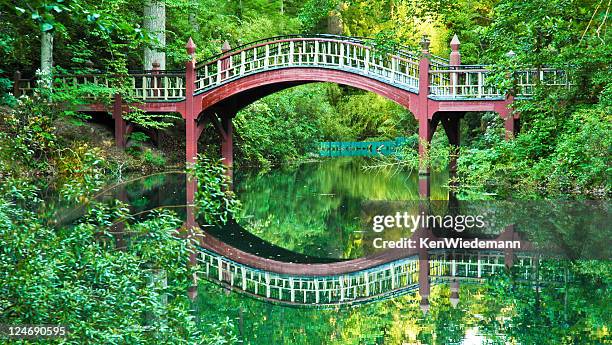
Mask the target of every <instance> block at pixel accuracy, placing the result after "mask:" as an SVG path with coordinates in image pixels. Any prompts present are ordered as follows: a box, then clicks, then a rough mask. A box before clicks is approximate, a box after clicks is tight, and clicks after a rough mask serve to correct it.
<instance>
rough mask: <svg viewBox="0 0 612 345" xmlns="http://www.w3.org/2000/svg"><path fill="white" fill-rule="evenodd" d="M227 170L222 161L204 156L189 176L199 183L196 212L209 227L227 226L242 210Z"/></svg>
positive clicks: (190, 170) (198, 160)
mask: <svg viewBox="0 0 612 345" xmlns="http://www.w3.org/2000/svg"><path fill="white" fill-rule="evenodd" d="M225 169H226V167H225V166H224V165H223V164H222V163H221V161H220V160H217V161H215V160H212V159H210V158H208V157H205V156H202V155H200V156H198V159H197V162H196V164H195V165H194V166H193V167H192V168H191V169H189V174H190V175H191V176H192V177H193V178H195V179H196V180H197V181H198V189H197V191H196V194H195V206H196V212H197V214H198V215H199V216H200V217H202V218H203V219H204V221H205V222H206V223H205V224H207V225H221V224H225V223H226V222H227V221H228V220H230V219H231V218H233V217H234V215H236V214H237V212H238V211H239V210H240V201H238V199H236V198H235V195H234V192H233V191H232V188H231V181H230V179H229V177H228V176H227V175H226V173H225Z"/></svg>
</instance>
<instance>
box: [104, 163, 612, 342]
mask: <svg viewBox="0 0 612 345" xmlns="http://www.w3.org/2000/svg"><path fill="white" fill-rule="evenodd" d="M371 163H372V161H370V160H365V159H363V158H357V157H353V158H334V159H326V160H322V161H320V162H312V163H305V164H302V165H300V166H296V167H291V168H284V169H278V170H272V171H268V172H263V173H258V172H244V171H236V172H235V178H234V190H235V191H236V194H237V197H238V198H239V199H240V201H241V202H242V205H243V207H242V211H241V214H240V217H239V219H238V225H235V226H229V227H225V228H219V229H215V230H211V233H212V234H213V235H214V236H215V237H217V238H219V239H220V240H222V241H223V242H225V243H228V244H230V245H232V246H234V247H237V248H239V249H242V250H244V251H248V252H250V253H252V254H255V255H258V256H261V257H267V258H272V259H277V260H281V261H288V262H307V263H324V262H330V261H339V260H347V259H353V258H359V257H362V256H364V255H366V254H369V252H367V250H366V246H364V242H365V238H364V236H365V235H364V233H363V231H362V227H363V218H364V210H367V209H368V207H371V204H372V203H374V204H376V203H381V204H382V205H387V204H386V203H391V204H392V203H394V202H405V201H410V200H418V199H419V197H418V186H417V183H418V176H417V175H416V174H412V173H408V172H403V171H396V170H394V169H383V170H365V169H364V166H367V165H369V164H371ZM447 179H448V177H447V175H446V174H444V173H441V174H433V175H432V177H431V191H432V199H441V200H444V199H448V190H447V188H446V187H445V185H446V181H447ZM113 194H114V196H115V197H119V198H120V199H123V200H125V201H127V202H129V203H130V205H131V206H132V208H133V211H134V212H140V211H143V210H147V209H151V208H153V207H157V206H160V205H164V206H170V207H174V206H176V210H177V212H178V213H184V208H182V207H181V206H184V204H185V176H184V175H182V174H165V175H157V176H152V177H150V178H147V179H142V180H139V181H137V182H135V183H132V184H128V185H127V186H125V187H124V188H121V189H115V190H114V193H113ZM368 205H370V206H368ZM506 213H507V212H506ZM557 237H559V236H557ZM544 241H546V239H545V240H544ZM604 243H605V241H604ZM540 270H541V271H542V272H543V273H542V274H545V273H546V272H554V273H555V274H557V275H558V274H559V273H560V274H561V276H563V277H571V279H569V278H567V279H564V280H561V281H556V282H555V283H554V284H552V283H551V284H545V283H542V282H540V283H537V284H534V283H533V282H530V281H520V280H519V279H517V277H516V276H515V275H514V273H513V271H512V270H510V271H507V272H501V273H500V274H498V275H496V276H493V277H491V278H489V279H487V280H486V281H484V282H483V281H480V282H467V283H463V282H462V283H461V285H460V290H459V296H460V300H459V303H458V305H457V306H453V305H452V303H451V302H450V298H449V297H450V294H451V292H450V288H449V285H448V284H445V283H441V284H434V285H433V286H432V288H431V293H430V297H429V303H430V310H429V312H428V313H427V314H424V313H423V311H422V308H421V306H420V297H419V296H418V294H417V293H409V294H407V295H404V296H398V297H393V298H387V299H384V300H380V301H376V302H372V303H366V304H361V305H355V306H351V307H346V306H344V307H333V308H325V309H318V308H312V307H310V308H304V307H287V306H281V305H276V304H272V303H269V302H264V301H260V300H256V299H253V298H251V297H248V296H245V295H243V294H240V293H236V292H230V291H229V290H227V289H225V288H223V287H220V286H218V285H215V284H213V283H210V282H206V281H204V280H202V281H201V282H200V284H199V287H198V295H197V298H196V300H195V301H194V304H193V308H194V315H195V317H196V319H197V320H198V324H199V326H200V328H201V330H202V331H203V332H205V333H206V334H209V335H211V336H213V337H216V338H217V340H218V341H217V342H213V343H215V344H225V343H240V344H275V345H276V344H317V345H318V344H467V345H475V344H555V345H556V344H600V343H601V344H603V343H609V341H610V340H611V339H612V338H611V335H610V330H609V329H610V321H611V320H610V315H612V313H611V312H612V310H611V307H610V306H611V305H612V304H611V303H610V298H609V293H610V289H611V285H610V282H611V279H610V277H611V272H612V267H611V265H610V261H609V260H591V261H575V260H572V261H570V260H549V261H546V262H543V263H542V265H541V266H540Z"/></svg>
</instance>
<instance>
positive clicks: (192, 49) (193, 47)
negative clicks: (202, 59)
mask: <svg viewBox="0 0 612 345" xmlns="http://www.w3.org/2000/svg"><path fill="white" fill-rule="evenodd" d="M185 48H186V49H187V54H189V55H191V56H193V55H194V54H195V51H196V45H195V43H193V40H192V39H191V37H189V40H188V41H187V44H186V45H185Z"/></svg>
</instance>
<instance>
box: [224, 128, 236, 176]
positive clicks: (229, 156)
mask: <svg viewBox="0 0 612 345" xmlns="http://www.w3.org/2000/svg"><path fill="white" fill-rule="evenodd" d="M221 126H222V131H221V157H223V165H225V167H226V173H227V175H228V176H229V177H230V179H232V178H233V175H234V173H233V166H234V142H233V136H234V134H233V132H234V126H233V124H232V116H224V117H223V118H221Z"/></svg>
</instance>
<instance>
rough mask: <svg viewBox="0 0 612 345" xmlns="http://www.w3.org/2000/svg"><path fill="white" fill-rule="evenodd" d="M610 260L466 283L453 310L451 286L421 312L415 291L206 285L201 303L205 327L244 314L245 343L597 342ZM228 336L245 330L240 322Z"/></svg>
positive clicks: (549, 263)
mask: <svg viewBox="0 0 612 345" xmlns="http://www.w3.org/2000/svg"><path fill="white" fill-rule="evenodd" d="M611 268H612V266H611V265H610V263H609V262H608V261H595V262H593V261H591V262H589V261H578V262H569V261H556V260H545V261H543V262H542V264H541V266H540V268H539V270H540V278H541V280H542V281H544V280H546V278H547V277H549V276H550V275H551V274H559V272H561V273H562V274H563V273H564V272H565V269H567V272H568V276H571V277H572V280H571V283H569V282H568V283H567V284H565V283H564V282H561V283H560V284H546V283H543V282H542V283H541V284H539V288H536V285H535V284H534V283H533V282H531V283H529V282H521V281H519V280H518V279H517V278H516V277H514V276H513V275H512V274H508V273H501V274H499V275H497V276H494V277H491V278H489V280H488V281H487V282H486V283H485V284H482V285H478V284H467V283H465V284H463V283H462V284H461V285H460V293H459V295H460V302H459V305H458V306H457V307H456V308H454V307H453V306H452V305H451V303H450V301H449V296H450V289H449V287H448V285H437V286H434V287H432V290H431V295H430V303H431V308H430V311H429V313H428V314H427V315H423V313H422V311H421V309H420V308H419V297H418V296H417V295H415V294H411V295H406V296H402V297H398V298H395V299H390V300H386V301H381V302H376V303H371V304H366V305H361V306H357V307H348V308H339V309H332V310H318V309H304V308H290V307H280V306H274V305H271V304H267V303H263V302H259V301H255V300H253V299H250V298H245V297H243V296H241V295H239V294H234V293H232V294H230V295H226V294H223V293H220V292H221V288H219V287H217V286H215V285H212V284H208V283H206V284H203V285H202V286H201V293H200V294H199V299H198V301H197V302H196V305H197V309H198V313H199V318H200V319H201V320H202V322H201V324H202V327H203V328H204V330H206V327H207V326H206V325H205V324H213V323H214V320H220V319H224V318H225V317H227V316H229V318H230V319H232V318H234V317H235V318H236V320H237V319H238V318H239V315H240V314H239V313H240V309H242V313H243V315H242V324H243V332H242V334H243V337H241V338H242V339H244V340H245V343H247V344H263V345H265V344H289V343H290V344H382V343H385V344H402V343H418V342H420V343H423V344H444V345H446V344H458V343H460V342H461V341H462V340H463V339H465V338H466V337H467V336H468V335H469V334H476V335H478V336H481V337H484V338H485V339H487V340H488V341H489V343H491V344H506V343H516V344H551V345H552V344H555V345H556V344H598V343H605V341H608V340H609V337H610V335H609V330H607V328H606V327H607V326H608V325H609V324H610V321H611V320H610V315H611V313H610V298H609V292H610V291H609V290H610V277H611V275H610V273H611V272H612V271H611ZM226 331H229V333H232V332H233V334H239V330H238V325H237V322H236V324H235V325H234V326H233V327H231V328H230V329H229V330H226Z"/></svg>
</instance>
